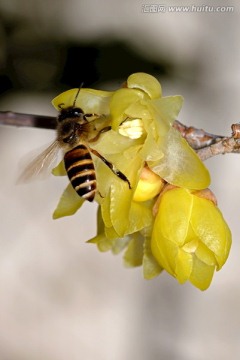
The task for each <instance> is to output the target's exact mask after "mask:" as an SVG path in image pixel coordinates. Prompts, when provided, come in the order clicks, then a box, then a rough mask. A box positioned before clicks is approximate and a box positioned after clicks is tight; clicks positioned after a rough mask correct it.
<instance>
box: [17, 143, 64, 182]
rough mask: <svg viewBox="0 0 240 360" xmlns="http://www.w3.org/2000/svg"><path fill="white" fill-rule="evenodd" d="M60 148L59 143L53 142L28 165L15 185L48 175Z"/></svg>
mask: <svg viewBox="0 0 240 360" xmlns="http://www.w3.org/2000/svg"><path fill="white" fill-rule="evenodd" d="M60 148H61V147H60V144H59V141H58V140H56V141H54V142H53V143H52V144H51V145H50V146H48V147H47V148H46V149H45V150H44V151H43V152H42V153H41V154H40V155H38V156H37V157H36V158H34V159H33V160H32V161H31V162H30V163H29V164H28V166H27V167H26V168H25V169H24V171H23V172H22V173H21V175H20V176H19V178H18V181H17V183H23V182H29V181H32V180H35V179H39V178H43V177H45V176H46V175H48V174H49V173H50V172H51V170H52V168H53V167H54V165H56V162H57V155H58V152H59V150H60Z"/></svg>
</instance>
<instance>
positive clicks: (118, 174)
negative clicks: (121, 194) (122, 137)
mask: <svg viewBox="0 0 240 360" xmlns="http://www.w3.org/2000/svg"><path fill="white" fill-rule="evenodd" d="M90 150H91V152H92V153H93V154H94V155H96V156H97V157H99V159H101V160H102V161H103V162H104V164H106V165H107V166H108V167H109V169H110V170H111V171H112V172H113V173H114V174H115V175H117V176H118V177H119V178H120V179H122V180H123V181H125V182H127V183H128V187H129V189H131V188H132V187H131V184H130V181H129V180H128V178H127V177H126V175H124V174H123V173H122V172H121V171H120V170H118V169H117V168H116V167H115V166H114V165H113V164H112V163H111V162H110V161H108V160H107V159H105V157H103V156H102V155H101V154H99V152H98V151H97V150H94V149H91V148H90Z"/></svg>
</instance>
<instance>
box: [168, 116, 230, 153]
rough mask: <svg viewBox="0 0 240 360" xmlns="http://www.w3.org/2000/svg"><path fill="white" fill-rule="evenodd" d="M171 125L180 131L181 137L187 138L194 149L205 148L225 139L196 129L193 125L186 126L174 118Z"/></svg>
mask: <svg viewBox="0 0 240 360" xmlns="http://www.w3.org/2000/svg"><path fill="white" fill-rule="evenodd" d="M173 127H174V128H175V129H177V130H178V131H179V132H180V133H181V135H182V137H184V139H186V140H187V142H188V143H189V145H190V146H191V147H192V148H193V149H194V150H199V149H202V148H205V147H206V146H210V145H212V144H215V143H216V142H218V141H220V140H223V139H225V137H224V136H221V135H215V134H210V133H207V132H206V131H205V130H203V129H197V128H195V127H193V126H186V125H184V124H182V123H180V121H178V120H175V122H174V124H173Z"/></svg>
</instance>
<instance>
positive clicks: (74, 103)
mask: <svg viewBox="0 0 240 360" xmlns="http://www.w3.org/2000/svg"><path fill="white" fill-rule="evenodd" d="M82 87H83V82H82V83H81V84H80V86H79V88H78V91H77V93H76V96H75V99H74V102H73V108H75V105H76V101H77V98H78V95H79V93H80V90H81V89H82Z"/></svg>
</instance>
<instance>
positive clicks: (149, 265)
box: [142, 237, 163, 280]
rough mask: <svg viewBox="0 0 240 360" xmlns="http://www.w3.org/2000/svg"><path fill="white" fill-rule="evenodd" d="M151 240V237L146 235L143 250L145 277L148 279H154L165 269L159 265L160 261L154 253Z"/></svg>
mask: <svg viewBox="0 0 240 360" xmlns="http://www.w3.org/2000/svg"><path fill="white" fill-rule="evenodd" d="M150 240H151V239H150V237H146V238H145V241H144V247H143V250H144V252H143V264H142V265H143V276H144V279H146V280H150V279H153V278H154V277H156V276H158V275H159V274H160V273H161V272H162V271H163V268H162V267H161V266H160V265H159V263H158V262H157V260H156V259H155V257H154V256H153V254H152V251H151V241H150Z"/></svg>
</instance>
